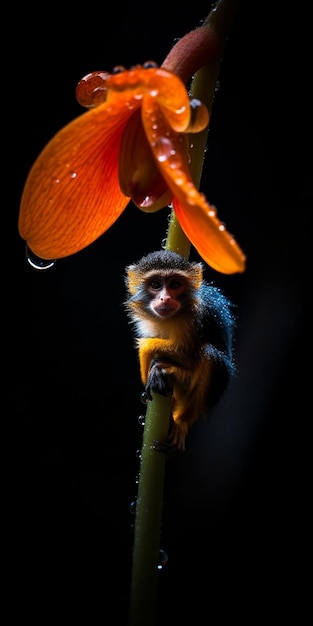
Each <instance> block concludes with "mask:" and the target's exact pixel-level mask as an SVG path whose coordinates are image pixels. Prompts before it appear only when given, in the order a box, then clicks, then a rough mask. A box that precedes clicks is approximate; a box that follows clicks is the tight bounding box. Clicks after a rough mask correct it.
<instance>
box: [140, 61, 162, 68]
mask: <svg viewBox="0 0 313 626" xmlns="http://www.w3.org/2000/svg"><path fill="white" fill-rule="evenodd" d="M142 67H143V68H144V69H145V70H148V69H149V68H153V67H159V66H158V64H157V63H156V62H155V61H145V62H144V64H143V66H142Z"/></svg>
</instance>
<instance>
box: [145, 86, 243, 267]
mask: <svg viewBox="0 0 313 626" xmlns="http://www.w3.org/2000/svg"><path fill="white" fill-rule="evenodd" d="M142 119H143V124H144V127H145V131H146V135H147V139H148V141H149V142H150V145H151V149H152V150H153V153H154V156H155V159H156V162H157V164H158V167H159V169H160V171H161V173H162V176H163V178H164V179H165V180H166V182H167V184H168V186H169V188H170V189H171V190H172V192H173V206H174V210H175V213H176V216H177V219H178V221H179V223H180V226H181V228H182V229H183V231H184V233H185V235H186V237H188V239H189V241H190V242H191V244H192V245H193V246H194V247H195V248H196V250H197V251H198V252H199V254H200V256H201V257H202V258H203V260H204V261H205V262H206V263H207V264H208V265H210V266H211V267H213V268H214V269H215V270H217V271H219V272H222V273H225V274H233V273H235V272H243V271H244V270H245V255H244V254H243V252H242V250H241V248H240V247H239V246H238V244H237V243H236V241H235V239H234V237H233V236H232V235H231V234H230V233H228V231H227V230H226V228H225V225H224V224H223V223H222V222H220V220H219V219H218V218H217V216H216V209H215V208H214V207H212V206H210V205H209V204H208V202H207V201H206V198H205V197H204V195H203V194H202V193H200V192H199V191H198V189H197V188H196V186H195V185H194V183H193V180H192V176H191V172H190V169H189V164H188V161H189V155H188V152H187V150H186V146H185V145H184V143H183V137H184V136H182V135H179V134H178V133H175V132H174V131H173V130H172V129H171V127H170V126H169V125H168V124H167V121H166V119H165V118H164V116H163V115H162V111H161V109H160V108H159V107H158V104H157V103H156V102H155V101H154V100H153V99H152V98H151V97H150V96H145V101H144V104H143V106H142ZM152 119H153V123H152V122H151V120H152Z"/></svg>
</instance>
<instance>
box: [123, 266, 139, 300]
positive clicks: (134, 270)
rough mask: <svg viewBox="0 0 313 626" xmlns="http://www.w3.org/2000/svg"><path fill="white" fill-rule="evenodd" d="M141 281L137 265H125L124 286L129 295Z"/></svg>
mask: <svg viewBox="0 0 313 626" xmlns="http://www.w3.org/2000/svg"><path fill="white" fill-rule="evenodd" d="M141 281H142V276H141V272H139V271H138V267H137V265H135V264H134V265H128V267H126V278H125V282H126V286H127V288H128V291H129V293H130V294H131V295H134V294H135V293H136V292H137V291H138V288H139V286H140V283H141Z"/></svg>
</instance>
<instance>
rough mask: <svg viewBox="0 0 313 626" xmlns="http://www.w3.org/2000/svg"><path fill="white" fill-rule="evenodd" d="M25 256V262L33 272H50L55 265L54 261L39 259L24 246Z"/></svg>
mask: <svg viewBox="0 0 313 626" xmlns="http://www.w3.org/2000/svg"><path fill="white" fill-rule="evenodd" d="M25 254H26V259H27V262H28V263H29V265H30V266H31V267H32V268H33V269H34V270H50V269H51V268H52V267H54V266H55V264H56V261H55V259H53V260H49V259H41V258H40V257H39V256H37V255H36V254H34V252H33V251H32V250H31V249H30V248H29V247H28V246H26V251H25Z"/></svg>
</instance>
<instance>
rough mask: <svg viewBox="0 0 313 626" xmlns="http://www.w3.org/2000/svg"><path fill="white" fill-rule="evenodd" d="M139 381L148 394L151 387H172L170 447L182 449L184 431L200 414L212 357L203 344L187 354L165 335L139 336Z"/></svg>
mask: <svg viewBox="0 0 313 626" xmlns="http://www.w3.org/2000/svg"><path fill="white" fill-rule="evenodd" d="M138 349H139V359H140V369H141V378H142V382H143V384H144V385H145V390H146V393H147V395H148V398H149V399H150V400H151V399H152V396H151V391H154V392H156V393H160V394H162V395H166V394H167V393H168V392H169V391H172V418H173V424H172V428H171V432H170V443H171V447H172V448H175V449H183V448H184V443H185V438H186V435H187V432H188V430H189V428H190V426H191V424H193V423H194V422H195V421H196V420H197V419H198V418H199V417H201V416H202V415H203V413H204V412H205V410H206V408H207V406H208V398H209V395H210V389H211V383H212V381H213V380H214V369H215V366H216V362H215V358H214V356H213V354H211V353H210V351H209V350H207V349H206V346H203V349H202V350H201V352H200V354H199V355H197V357H196V356H194V357H193V358H192V357H189V358H188V357H187V356H186V355H185V354H182V353H181V352H180V351H177V350H175V346H173V342H172V341H170V340H168V339H159V338H153V339H151V338H149V339H139V340H138Z"/></svg>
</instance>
